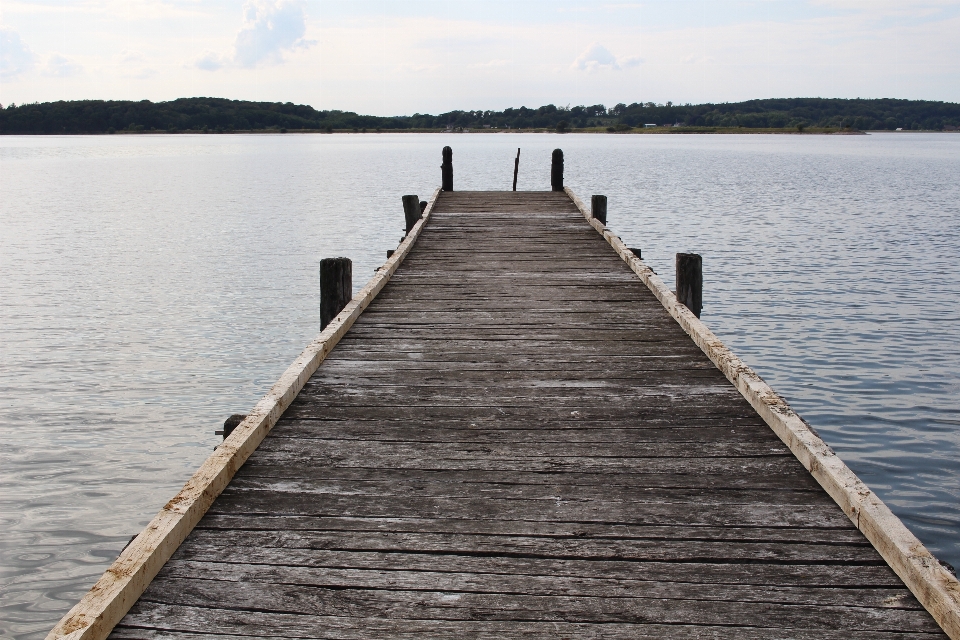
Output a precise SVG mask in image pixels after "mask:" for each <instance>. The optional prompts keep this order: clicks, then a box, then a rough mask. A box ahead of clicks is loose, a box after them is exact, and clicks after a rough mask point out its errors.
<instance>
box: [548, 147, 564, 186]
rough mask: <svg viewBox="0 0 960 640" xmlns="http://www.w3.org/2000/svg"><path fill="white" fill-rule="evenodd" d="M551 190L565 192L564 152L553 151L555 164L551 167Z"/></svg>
mask: <svg viewBox="0 0 960 640" xmlns="http://www.w3.org/2000/svg"><path fill="white" fill-rule="evenodd" d="M550 188H551V189H553V190H554V191H563V151H561V150H560V149H554V150H553V163H552V164H551V166H550Z"/></svg>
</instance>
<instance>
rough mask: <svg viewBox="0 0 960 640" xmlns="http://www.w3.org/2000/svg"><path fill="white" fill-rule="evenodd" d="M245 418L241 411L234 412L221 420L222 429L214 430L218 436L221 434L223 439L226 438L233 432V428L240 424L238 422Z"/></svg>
mask: <svg viewBox="0 0 960 640" xmlns="http://www.w3.org/2000/svg"><path fill="white" fill-rule="evenodd" d="M246 419H247V416H245V415H244V414H242V413H235V414H233V415H232V416H230V417H229V418H227V419H226V420H224V421H223V431H215V432H214V433H216V434H217V435H218V436H219V435H222V436H223V439H224V440H226V439H227V438H229V437H230V434H231V433H233V430H234V429H236V428H237V427H239V426H240V423H241V422H243V421H244V420H246Z"/></svg>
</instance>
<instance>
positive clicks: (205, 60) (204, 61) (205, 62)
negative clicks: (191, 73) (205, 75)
mask: <svg viewBox="0 0 960 640" xmlns="http://www.w3.org/2000/svg"><path fill="white" fill-rule="evenodd" d="M193 66H195V67H196V68H197V69H203V70H204V71H216V70H217V69H219V68H221V67H223V66H224V60H223V58H222V57H221V56H220V54H219V53H216V52H214V51H205V52H204V53H203V55H202V56H200V57H199V58H197V59H196V60H195V61H194V63H193Z"/></svg>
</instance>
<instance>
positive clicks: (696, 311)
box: [677, 253, 703, 318]
mask: <svg viewBox="0 0 960 640" xmlns="http://www.w3.org/2000/svg"><path fill="white" fill-rule="evenodd" d="M677 300H678V301H679V302H680V303H682V304H684V305H686V307H687V308H688V309H690V311H693V315H695V316H697V317H698V318H699V317H700V311H702V310H703V258H701V257H700V254H697V253H678V254H677Z"/></svg>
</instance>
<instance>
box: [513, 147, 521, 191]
mask: <svg viewBox="0 0 960 640" xmlns="http://www.w3.org/2000/svg"><path fill="white" fill-rule="evenodd" d="M519 172H520V149H517V159H516V160H514V161H513V190H514V191H516V190H517V173H519Z"/></svg>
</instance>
